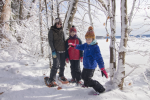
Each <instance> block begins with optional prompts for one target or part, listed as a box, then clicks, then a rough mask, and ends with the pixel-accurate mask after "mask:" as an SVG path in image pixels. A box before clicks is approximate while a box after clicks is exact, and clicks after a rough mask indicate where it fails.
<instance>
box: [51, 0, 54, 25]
mask: <svg viewBox="0 0 150 100" xmlns="http://www.w3.org/2000/svg"><path fill="white" fill-rule="evenodd" d="M53 3H54V1H53V0H52V3H51V23H52V26H53V20H54V18H53V12H54V7H53V5H54V4H53Z"/></svg>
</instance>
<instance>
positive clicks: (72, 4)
mask: <svg viewBox="0 0 150 100" xmlns="http://www.w3.org/2000/svg"><path fill="white" fill-rule="evenodd" d="M77 4H78V0H71V2H70V5H69V8H68V11H67V13H66V16H65V21H64V27H63V31H64V34H65V38H67V35H69V32H68V30H69V29H70V28H71V26H72V22H73V18H74V15H75V13H76V10H77Z"/></svg>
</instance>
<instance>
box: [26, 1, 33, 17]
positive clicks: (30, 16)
mask: <svg viewBox="0 0 150 100" xmlns="http://www.w3.org/2000/svg"><path fill="white" fill-rule="evenodd" d="M32 3H35V0H32ZM32 3H31V6H30V10H29V12H28V15H27V19H28V18H30V17H31V15H30V11H31V9H32Z"/></svg>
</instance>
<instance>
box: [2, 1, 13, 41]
mask: <svg viewBox="0 0 150 100" xmlns="http://www.w3.org/2000/svg"><path fill="white" fill-rule="evenodd" d="M10 16H11V0H6V1H5V4H4V6H3V8H2V12H1V18H0V40H1V39H2V38H5V39H6V40H7V41H10V40H9V39H8V38H7V36H6V33H9V30H10V28H9V24H10V22H9V20H10ZM4 33H5V34H4Z"/></svg>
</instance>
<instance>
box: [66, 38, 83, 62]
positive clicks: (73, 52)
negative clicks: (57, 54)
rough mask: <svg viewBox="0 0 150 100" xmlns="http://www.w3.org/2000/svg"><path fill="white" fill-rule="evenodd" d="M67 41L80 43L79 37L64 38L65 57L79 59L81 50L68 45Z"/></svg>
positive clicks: (81, 54) (81, 53) (81, 55)
mask: <svg viewBox="0 0 150 100" xmlns="http://www.w3.org/2000/svg"><path fill="white" fill-rule="evenodd" d="M69 43H74V44H82V42H81V40H80V39H79V38H75V39H71V38H69V39H67V40H66V58H69V60H79V59H80V58H81V57H83V51H80V50H78V49H75V47H71V46H69V45H68V44H69Z"/></svg>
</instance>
